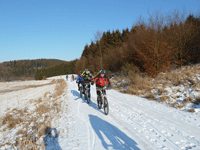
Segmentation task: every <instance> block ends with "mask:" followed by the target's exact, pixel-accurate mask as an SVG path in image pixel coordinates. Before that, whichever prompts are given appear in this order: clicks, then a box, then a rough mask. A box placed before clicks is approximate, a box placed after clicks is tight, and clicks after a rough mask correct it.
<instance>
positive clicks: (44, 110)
mask: <svg viewBox="0 0 200 150" xmlns="http://www.w3.org/2000/svg"><path fill="white" fill-rule="evenodd" d="M35 112H37V113H38V114H39V115H42V114H46V113H48V112H50V108H49V106H48V105H45V104H40V105H39V106H37V108H36V110H35Z"/></svg>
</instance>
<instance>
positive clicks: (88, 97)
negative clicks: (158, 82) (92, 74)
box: [85, 82, 90, 104]
mask: <svg viewBox="0 0 200 150" xmlns="http://www.w3.org/2000/svg"><path fill="white" fill-rule="evenodd" d="M89 85H90V82H86V83H85V100H87V103H88V104H89V103H90V92H89Z"/></svg>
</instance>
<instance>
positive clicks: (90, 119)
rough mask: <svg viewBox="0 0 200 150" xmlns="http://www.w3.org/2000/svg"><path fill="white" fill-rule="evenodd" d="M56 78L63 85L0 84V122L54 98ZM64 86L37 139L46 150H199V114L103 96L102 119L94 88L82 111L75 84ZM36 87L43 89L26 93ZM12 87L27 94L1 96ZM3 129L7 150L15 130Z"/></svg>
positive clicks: (0, 130) (111, 94)
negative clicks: (14, 112) (57, 105)
mask: <svg viewBox="0 0 200 150" xmlns="http://www.w3.org/2000/svg"><path fill="white" fill-rule="evenodd" d="M61 78H62V79H65V76H58V77H52V78H48V80H44V81H23V82H10V83H0V85H1V89H0V91H3V92H0V107H1V108H0V111H1V112H0V114H1V118H3V117H4V116H5V115H6V113H7V112H8V111H9V110H11V109H14V108H18V109H23V108H24V107H27V108H28V110H30V111H31V110H34V107H35V106H33V105H32V104H33V100H35V99H39V98H40V97H43V98H42V100H43V99H44V100H45V98H44V97H45V96H44V95H45V93H50V94H49V96H50V95H52V94H54V92H55V91H56V84H50V83H51V81H52V79H55V80H56V79H61ZM66 82H67V87H66V88H65V89H64V93H63V94H62V95H60V96H59V97H58V98H57V99H56V100H57V101H60V102H61V111H60V112H59V113H58V114H56V113H54V115H53V116H52V120H51V130H50V132H51V133H49V134H48V135H47V134H46V135H44V136H43V137H42V138H40V139H39V142H43V143H44V145H45V149H46V150H55V149H58V150H61V149H62V150H73V149H74V150H75V149H76V150H103V149H114V150H122V149H124V150H129V149H130V150H140V149H141V150H148V149H149V150H159V149H160V150H180V149H183V150H187V149H193V150H199V149H200V113H199V111H196V112H195V113H190V112H186V111H182V110H179V109H175V108H172V107H169V106H166V105H164V104H160V103H157V102H156V101H149V100H147V99H145V98H140V97H138V96H133V95H128V94H123V93H120V92H118V91H116V90H107V98H108V102H109V108H110V111H109V114H108V115H107V116H106V115H105V114H104V112H103V109H101V110H99V109H98V107H97V102H96V99H97V97H96V88H95V86H92V88H91V102H90V104H89V105H88V104H87V103H86V101H85V100H84V96H83V98H80V95H79V91H78V90H77V89H78V88H77V84H76V82H75V81H71V80H70V78H69V80H68V81H66ZM39 84H40V85H43V86H38V87H33V88H32V87H29V88H28V87H27V86H28V85H39ZM45 84H49V85H45ZM18 86H21V87H22V86H26V87H27V88H24V89H20V90H19V89H18V90H13V91H9V92H8V91H7V92H5V91H4V90H9V89H15V88H16V87H18ZM51 100H52V98H51ZM196 109H199V108H196ZM3 129H5V125H4V126H3V127H0V133H1V134H0V148H1V149H5V148H8V149H9V148H10V149H11V146H10V145H9V144H7V145H6V144H5V143H8V142H10V143H11V144H13V142H14V139H15V137H17V136H18V135H15V134H16V132H17V130H19V129H20V127H19V126H17V127H16V128H15V129H12V130H3ZM55 135H58V136H55ZM35 144H38V143H37V142H36V143H35ZM2 145H4V146H2Z"/></svg>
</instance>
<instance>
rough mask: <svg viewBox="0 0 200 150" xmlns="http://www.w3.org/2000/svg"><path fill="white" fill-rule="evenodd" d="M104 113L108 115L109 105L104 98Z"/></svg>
mask: <svg viewBox="0 0 200 150" xmlns="http://www.w3.org/2000/svg"><path fill="white" fill-rule="evenodd" d="M104 113H105V115H108V113H109V105H108V101H107V98H106V97H104Z"/></svg>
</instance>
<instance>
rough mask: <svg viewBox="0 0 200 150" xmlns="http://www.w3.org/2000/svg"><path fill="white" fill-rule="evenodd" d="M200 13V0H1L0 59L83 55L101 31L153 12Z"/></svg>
mask: <svg viewBox="0 0 200 150" xmlns="http://www.w3.org/2000/svg"><path fill="white" fill-rule="evenodd" d="M183 8H185V9H186V10H187V12H188V13H189V12H190V13H194V14H197V12H200V11H199V10H200V1H199V0H137V1H136V0H0V62H4V61H10V60H11V61H12V60H21V59H41V58H46V59H49V58H50V59H60V60H65V61H70V60H74V59H76V58H78V59H79V58H80V56H81V54H82V51H83V49H84V46H85V45H86V44H88V45H89V44H90V43H91V40H94V34H95V33H96V31H101V32H104V31H105V32H106V31H108V30H110V31H112V30H117V29H118V30H120V31H122V30H123V29H126V28H128V29H131V28H132V26H133V24H134V23H135V22H136V21H137V20H138V19H139V17H140V16H143V17H144V18H146V19H147V18H148V16H149V15H148V10H149V11H150V12H154V10H155V9H160V10H161V11H162V12H166V13H168V12H169V11H174V10H175V9H176V10H180V12H181V11H182V9H183Z"/></svg>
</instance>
